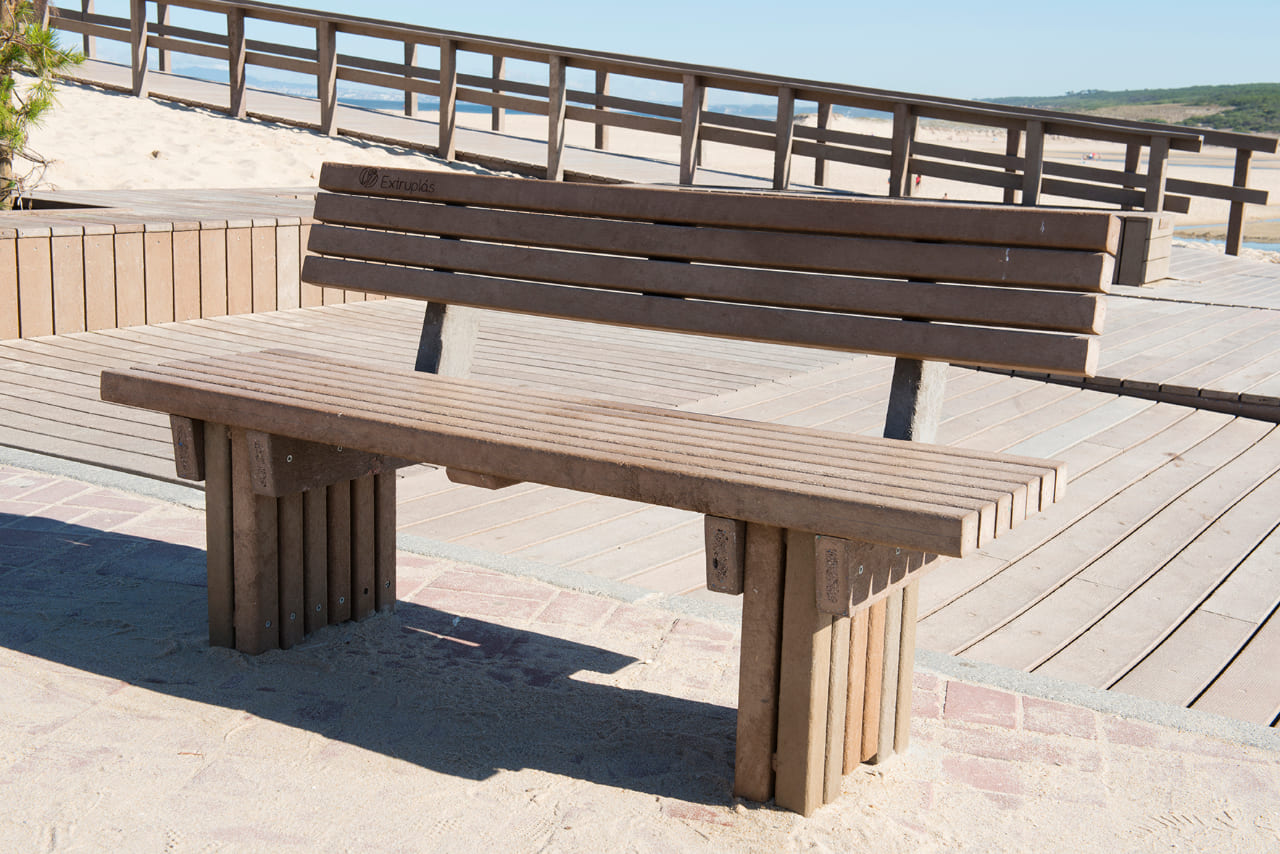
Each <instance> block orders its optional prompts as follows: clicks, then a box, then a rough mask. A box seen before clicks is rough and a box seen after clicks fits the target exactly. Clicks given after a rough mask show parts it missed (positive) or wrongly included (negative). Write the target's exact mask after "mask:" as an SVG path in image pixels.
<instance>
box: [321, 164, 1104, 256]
mask: <svg viewBox="0 0 1280 854" xmlns="http://www.w3.org/2000/svg"><path fill="white" fill-rule="evenodd" d="M320 189H322V190H330V191H333V192H337V193H342V194H346V195H359V196H376V197H387V198H402V199H413V200H418V201H434V202H441V203H449V204H459V205H480V206H485V207H503V208H508V209H511V210H538V211H541V210H556V211H559V212H561V213H565V214H581V215H586V216H607V217H612V218H617V219H638V220H645V221H649V222H670V223H684V224H688V225H711V226H726V227H738V228H764V229H773V230H778V231H797V232H802V233H806V234H842V235H860V236H864V237H875V236H892V237H900V238H902V239H906V240H944V241H953V240H954V241H960V242H967V243H979V244H981V243H987V244H998V245H1009V246H1039V247H1046V248H1056V249H1079V250H1086V251H1093V252H1108V253H1111V254H1115V253H1116V251H1117V250H1118V248H1119V243H1120V226H1119V222H1118V220H1115V219H1114V218H1109V217H1108V216H1107V215H1106V213H1105V212H1100V211H1084V210H1053V209H1046V208H1037V209H1035V210H1036V213H1035V215H1033V216H1028V214H1027V211H1026V210H1025V209H1020V208H1010V207H1008V206H1004V205H982V204H963V205H955V204H939V203H931V202H918V201H911V200H904V199H894V200H885V199H874V198H857V199H856V200H855V201H856V204H854V205H852V206H849V202H850V198H849V197H847V196H800V195H795V194H769V193H758V192H743V191H715V192H707V191H702V190H698V191H695V192H689V191H688V190H685V189H671V188H663V187H651V186H638V185H625V186H618V185H613V186H609V185H599V184H569V183H560V182H547V184H544V185H538V184H537V183H536V182H531V181H529V180H528V179H525V178H502V177H496V176H488V175H484V176H482V175H470V174H466V173H462V172H424V171H417V170H409V169H385V168H375V167H367V166H357V165H350V164H342V163H326V164H324V168H323V169H322V170H321V173H320Z"/></svg>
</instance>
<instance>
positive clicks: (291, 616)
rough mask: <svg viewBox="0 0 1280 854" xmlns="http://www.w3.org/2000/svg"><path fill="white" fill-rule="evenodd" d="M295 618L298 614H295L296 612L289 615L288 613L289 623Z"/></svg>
mask: <svg viewBox="0 0 1280 854" xmlns="http://www.w3.org/2000/svg"><path fill="white" fill-rule="evenodd" d="M297 619H298V615H297V614H290V615H289V622H291V623H292V622H294V621H295V620H297Z"/></svg>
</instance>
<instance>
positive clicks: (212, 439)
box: [203, 424, 236, 647]
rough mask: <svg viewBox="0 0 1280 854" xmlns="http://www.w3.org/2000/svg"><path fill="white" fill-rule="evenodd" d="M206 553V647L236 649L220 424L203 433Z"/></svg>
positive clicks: (229, 511) (226, 469) (226, 466)
mask: <svg viewBox="0 0 1280 854" xmlns="http://www.w3.org/2000/svg"><path fill="white" fill-rule="evenodd" d="M203 432H204V434H205V445H204V449H205V464H204V467H205V476H206V482H205V488H204V512H205V554H206V567H207V573H206V576H207V579H208V582H207V583H208V599H209V645H210V646H222V647H235V646H236V624H235V564H234V560H235V557H234V551H235V549H234V536H235V535H234V533H233V531H232V524H233V519H234V514H233V508H232V498H231V437H230V434H229V433H228V432H227V428H226V427H225V426H223V425H221V424H206V425H205V430H204V431H203Z"/></svg>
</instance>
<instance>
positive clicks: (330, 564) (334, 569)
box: [325, 481, 351, 624]
mask: <svg viewBox="0 0 1280 854" xmlns="http://www.w3.org/2000/svg"><path fill="white" fill-rule="evenodd" d="M326 491H327V493H328V496H327V499H326V502H325V511H326V514H327V520H328V521H327V524H326V526H325V530H326V533H327V536H328V544H329V548H328V553H327V559H326V566H327V568H328V591H329V622H330V623H331V624H332V623H342V622H346V621H347V620H350V619H351V481H342V482H341V483H335V484H333V485H332V486H329V487H327V489H326Z"/></svg>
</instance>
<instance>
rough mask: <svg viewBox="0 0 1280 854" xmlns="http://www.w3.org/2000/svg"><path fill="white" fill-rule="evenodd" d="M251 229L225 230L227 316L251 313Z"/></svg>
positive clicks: (252, 295)
mask: <svg viewBox="0 0 1280 854" xmlns="http://www.w3.org/2000/svg"><path fill="white" fill-rule="evenodd" d="M251 231H252V229H249V228H231V227H228V228H227V230H226V253H227V260H226V269H227V272H226V277H227V309H226V311H227V314H248V313H249V312H251V311H253V310H254V308H253V297H254V287H253V285H254V282H253V244H252V239H253V238H252V235H251V233H250V232H251Z"/></svg>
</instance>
